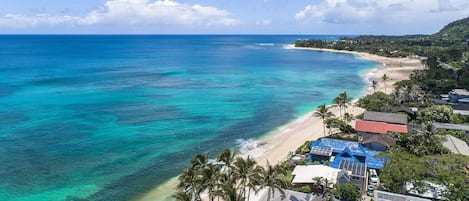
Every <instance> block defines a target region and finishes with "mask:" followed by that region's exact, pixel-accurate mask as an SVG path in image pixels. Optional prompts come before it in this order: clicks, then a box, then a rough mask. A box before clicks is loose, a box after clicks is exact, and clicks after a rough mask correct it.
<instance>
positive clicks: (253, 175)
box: [233, 156, 262, 200]
mask: <svg viewBox="0 0 469 201" xmlns="http://www.w3.org/2000/svg"><path fill="white" fill-rule="evenodd" d="M261 173H262V168H261V167H260V166H257V164H256V161H255V160H253V159H252V158H250V157H249V156H248V158H247V159H243V158H240V157H238V158H236V161H235V162H234V171H233V175H234V178H236V181H237V182H238V185H239V187H238V192H239V195H240V197H242V198H243V199H246V188H248V192H247V193H248V200H249V196H250V194H251V189H253V190H254V191H257V189H256V186H257V185H259V182H260V179H261Z"/></svg>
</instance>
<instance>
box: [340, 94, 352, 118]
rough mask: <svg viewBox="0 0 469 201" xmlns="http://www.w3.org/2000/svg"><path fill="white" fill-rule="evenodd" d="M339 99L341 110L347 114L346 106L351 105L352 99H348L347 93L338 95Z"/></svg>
mask: <svg viewBox="0 0 469 201" xmlns="http://www.w3.org/2000/svg"><path fill="white" fill-rule="evenodd" d="M339 97H340V100H341V102H340V103H341V104H342V108H343V109H344V113H346V112H347V110H346V109H347V105H350V104H351V103H352V97H349V96H348V95H347V92H346V91H344V92H343V93H341V94H339Z"/></svg>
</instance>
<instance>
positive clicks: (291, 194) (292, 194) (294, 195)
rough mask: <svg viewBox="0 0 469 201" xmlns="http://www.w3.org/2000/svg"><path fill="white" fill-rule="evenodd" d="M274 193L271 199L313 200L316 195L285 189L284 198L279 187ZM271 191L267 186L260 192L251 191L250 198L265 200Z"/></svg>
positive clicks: (277, 200) (285, 200)
mask: <svg viewBox="0 0 469 201" xmlns="http://www.w3.org/2000/svg"><path fill="white" fill-rule="evenodd" d="M274 191H275V192H274V195H273V196H271V197H270V200H271V201H311V200H314V197H313V196H311V195H310V194H307V193H301V192H297V191H291V190H286V189H284V192H285V197H284V198H282V193H281V192H280V191H279V190H278V189H274ZM268 193H269V191H268V189H267V188H262V189H260V190H259V192H255V191H251V192H250V196H249V198H250V200H251V201H265V200H267V197H268V196H269V195H268Z"/></svg>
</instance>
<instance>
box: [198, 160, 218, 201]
mask: <svg viewBox="0 0 469 201" xmlns="http://www.w3.org/2000/svg"><path fill="white" fill-rule="evenodd" d="M200 175H201V181H200V183H201V185H202V189H206V190H207V192H208V199H209V200H210V201H213V200H214V198H215V195H216V194H215V193H214V192H216V191H217V189H218V188H219V186H220V168H218V167H216V166H215V165H213V164H208V165H206V166H205V168H204V169H202V170H201V171H200Z"/></svg>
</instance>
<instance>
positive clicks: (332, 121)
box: [325, 117, 354, 134]
mask: <svg viewBox="0 0 469 201" xmlns="http://www.w3.org/2000/svg"><path fill="white" fill-rule="evenodd" d="M325 124H326V127H327V128H328V129H329V134H332V131H333V129H339V130H340V132H342V133H352V132H354V130H353V128H352V126H350V125H349V124H347V122H345V121H344V120H341V119H338V118H335V117H332V118H328V119H326V121H325Z"/></svg>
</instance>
